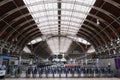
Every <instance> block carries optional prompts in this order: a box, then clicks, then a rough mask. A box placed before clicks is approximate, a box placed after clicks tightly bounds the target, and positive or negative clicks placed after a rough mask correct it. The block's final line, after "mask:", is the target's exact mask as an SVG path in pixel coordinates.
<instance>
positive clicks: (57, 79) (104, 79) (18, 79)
mask: <svg viewBox="0 0 120 80" xmlns="http://www.w3.org/2000/svg"><path fill="white" fill-rule="evenodd" d="M5 80H120V79H118V78H15V79H5Z"/></svg>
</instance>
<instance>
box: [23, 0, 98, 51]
mask: <svg viewBox="0 0 120 80" xmlns="http://www.w3.org/2000/svg"><path fill="white" fill-rule="evenodd" d="M23 1H24V2H25V4H26V6H27V8H28V10H29V12H30V13H31V15H32V17H33V19H34V20H35V22H36V24H37V25H38V28H39V30H40V31H41V33H42V34H43V35H49V34H53V35H59V34H61V35H65V34H71V35H73V36H76V34H77V33H78V31H79V29H80V28H81V25H82V24H83V22H84V20H85V19H86V17H87V15H88V14H89V12H90V10H91V8H92V5H93V4H94V3H95V1H96V0H61V1H58V0H23ZM58 2H59V3H61V4H59V3H58ZM58 5H60V6H61V7H59V6H58ZM58 16H59V17H58ZM59 25H60V26H59ZM59 28H60V29H59ZM59 30H61V31H59ZM76 40H77V41H81V40H80V39H78V38H77V39H76ZM36 41H39V40H33V41H32V42H33V43H35V42H36ZM55 42H56V43H57V44H56V45H53V43H55ZM63 42H64V43H67V44H66V45H65V46H64V47H65V49H66V50H64V48H63V47H62V45H63V44H64V43H63ZM83 42H84V43H85V41H83ZM58 43H60V44H58ZM70 44H71V41H70V40H69V39H66V38H61V39H60V40H59V39H58V38H53V39H52V40H50V41H48V45H49V46H50V48H51V50H52V51H53V50H56V51H53V52H54V53H58V51H63V52H65V51H67V48H68V47H69V46H70ZM53 46H54V47H53ZM58 47H59V48H58Z"/></svg>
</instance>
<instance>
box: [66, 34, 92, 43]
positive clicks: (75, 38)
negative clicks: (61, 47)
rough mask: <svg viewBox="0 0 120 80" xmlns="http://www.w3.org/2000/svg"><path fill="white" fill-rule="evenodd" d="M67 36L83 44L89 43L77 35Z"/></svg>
mask: <svg viewBox="0 0 120 80" xmlns="http://www.w3.org/2000/svg"><path fill="white" fill-rule="evenodd" d="M68 38H71V39H72V40H73V41H76V42H80V43H83V44H85V45H90V43H89V42H88V41H86V40H85V39H83V38H80V37H77V36H76V37H73V36H68Z"/></svg>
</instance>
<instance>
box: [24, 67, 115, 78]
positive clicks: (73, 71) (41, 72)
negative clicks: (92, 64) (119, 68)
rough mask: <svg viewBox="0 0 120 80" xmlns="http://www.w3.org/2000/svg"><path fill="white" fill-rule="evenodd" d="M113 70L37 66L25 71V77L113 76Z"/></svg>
mask: <svg viewBox="0 0 120 80" xmlns="http://www.w3.org/2000/svg"><path fill="white" fill-rule="evenodd" d="M113 75H114V74H113V71H112V70H111V69H109V68H107V67H106V68H39V69H36V70H33V71H30V72H29V71H27V72H26V77H27V78H29V77H33V78H38V77H39V78H48V77H51V78H55V77H59V78H62V77H66V78H75V77H76V78H85V77H86V78H88V77H91V78H93V77H113Z"/></svg>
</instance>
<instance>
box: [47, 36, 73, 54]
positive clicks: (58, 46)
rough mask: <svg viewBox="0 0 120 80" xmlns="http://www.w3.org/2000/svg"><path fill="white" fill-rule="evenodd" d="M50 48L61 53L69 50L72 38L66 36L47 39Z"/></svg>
mask: <svg viewBox="0 0 120 80" xmlns="http://www.w3.org/2000/svg"><path fill="white" fill-rule="evenodd" d="M47 43H48V45H49V47H50V49H51V50H52V51H53V54H59V53H60V52H61V53H65V52H67V50H68V48H69V46H70V44H71V43H72V40H70V39H69V38H65V37H54V38H51V39H49V40H48V41H47Z"/></svg>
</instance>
